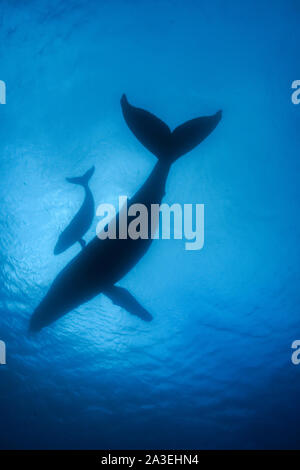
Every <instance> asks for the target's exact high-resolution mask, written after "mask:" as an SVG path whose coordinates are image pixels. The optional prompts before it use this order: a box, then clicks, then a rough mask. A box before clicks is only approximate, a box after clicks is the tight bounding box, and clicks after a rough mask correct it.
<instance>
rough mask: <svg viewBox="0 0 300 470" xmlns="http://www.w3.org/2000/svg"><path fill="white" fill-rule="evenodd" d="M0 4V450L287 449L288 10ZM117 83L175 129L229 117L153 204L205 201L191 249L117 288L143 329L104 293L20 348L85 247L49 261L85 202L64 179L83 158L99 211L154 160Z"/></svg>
mask: <svg viewBox="0 0 300 470" xmlns="http://www.w3.org/2000/svg"><path fill="white" fill-rule="evenodd" d="M0 11H1V32H0V79H1V80H4V81H5V82H6V86H7V104H6V105H0V161H1V170H0V175H1V185H0V188H1V189H0V190H1V193H0V200H1V212H0V224H1V231H0V250H1V251H0V254H1V272H0V276H1V282H0V289H1V290H0V310H1V312H0V313H1V314H0V339H1V340H3V341H5V342H6V345H7V365H6V366H0V447H1V448H100V449H104V448H123V449H124V448H169V449H171V448H206V449H208V448H276V447H277V448H288V447H290V448H292V447H294V448H295V447H296V448H297V447H300V445H299V437H298V434H299V415H300V413H299V412H300V403H299V386H300V366H298V367H297V366H295V365H293V364H292V363H291V352H292V350H291V343H292V341H294V340H295V339H299V337H300V322H299V300H300V294H299V272H300V268H299V254H300V253H299V251H300V249H299V234H300V233H299V232H300V223H299V209H298V204H299V196H300V194H299V193H300V190H299V125H300V106H299V107H297V106H295V105H293V104H292V103H291V99H290V96H291V83H292V81H293V80H295V79H299V78H300V77H299V74H300V70H299V60H298V58H299V41H300V29H299V21H300V4H299V2H298V1H296V0H293V1H292V0H286V1H276V0H274V1H273V2H269V1H255V2H240V1H230V2H224V1H222V0H210V1H180V0H169V1H165V0H162V1H160V2H154V1H150V0H149V1H133V0H132V1H129V0H128V1H127V0H123V1H114V2H107V1H87V0H84V1H81V0H77V1H71V0H69V1H57V0H55V1H50V0H47V1H46V0H38V1H27V2H25V1H17V0H14V1H13V0H10V1H8V0H6V1H4V0H2V1H1V5H0ZM123 92H126V93H127V95H128V98H129V100H131V101H132V102H133V103H134V104H136V105H138V106H141V107H144V108H146V109H150V110H151V111H153V112H154V113H156V114H157V115H158V116H160V117H161V118H162V119H164V120H165V121H166V122H168V124H169V125H170V127H171V128H174V127H175V126H177V125H179V124H181V123H182V122H184V121H185V120H187V119H191V118H193V117H197V116H199V115H206V114H211V113H214V112H216V111H217V110H218V109H220V108H222V109H223V111H224V114H223V120H222V122H221V123H220V124H219V126H218V128H217V129H216V130H215V131H214V133H213V134H212V135H211V136H210V137H209V138H208V139H207V140H206V141H205V142H204V143H203V144H201V146H199V147H198V148H197V149H196V150H194V151H193V152H191V153H190V154H188V155H186V156H184V157H182V158H181V159H180V160H178V161H177V162H176V163H175V164H174V166H173V167H172V170H171V173H170V176H169V179H168V183H167V194H166V197H165V199H164V201H165V202H167V203H169V204H171V203H174V202H177V203H203V204H205V246H204V248H203V250H200V251H196V252H193V251H186V250H185V249H184V246H185V245H184V243H185V242H184V240H156V241H154V242H153V244H152V246H151V248H150V250H149V252H148V253H147V255H146V256H145V257H144V258H143V259H142V260H141V261H140V262H139V264H138V265H137V266H136V267H135V268H134V269H133V270H132V271H131V272H130V273H129V275H127V276H126V277H125V278H124V279H123V280H122V282H121V285H122V286H124V287H126V288H128V289H129V290H130V291H131V292H132V293H134V295H135V296H136V298H137V299H138V300H139V301H140V302H141V303H142V304H143V305H144V306H145V307H147V309H148V310H149V311H151V312H152V314H153V316H154V320H153V322H152V323H145V322H142V321H141V320H140V319H139V318H136V317H133V316H131V315H129V314H128V313H127V312H126V311H124V310H122V309H121V308H120V307H118V306H116V305H113V304H112V302H111V301H110V300H109V299H108V298H106V297H104V296H101V295H100V296H99V297H97V298H94V299H93V300H92V301H90V302H88V303H87V304H85V305H82V306H81V307H80V308H78V309H77V310H76V311H73V312H72V313H70V314H68V315H66V316H65V317H64V318H62V319H61V320H60V321H59V322H57V323H56V324H54V325H53V326H51V327H49V328H48V329H45V330H44V331H42V332H41V333H40V334H39V335H38V336H37V337H35V338H30V337H28V336H27V329H28V322H29V318H30V315H31V314H32V311H33V310H34V308H35V307H36V306H37V304H38V303H39V302H40V300H41V299H42V297H43V296H44V295H45V293H46V292H47V289H48V287H49V285H50V283H51V281H52V280H53V278H54V277H55V275H56V274H57V273H58V272H59V270H60V269H61V268H63V267H64V265H65V264H66V263H67V262H68V261H69V260H70V259H71V258H72V257H73V256H74V255H76V254H77V253H78V251H79V250H80V247H79V245H78V246H73V247H72V248H71V249H69V250H68V251H66V252H65V253H64V254H62V255H60V256H54V255H53V248H54V245H55V243H56V240H57V237H58V235H59V233H60V232H61V230H63V229H64V228H65V227H66V225H67V224H68V222H69V221H70V220H71V218H72V217H73V215H74V214H75V213H76V211H77V210H78V208H79V207H80V205H81V202H82V199H83V191H82V190H81V188H79V187H76V186H73V185H70V184H68V183H67V182H66V181H65V177H66V176H69V177H70V176H77V175H80V174H83V173H84V172H85V171H86V170H87V169H88V168H90V167H91V166H92V165H95V167H96V171H95V175H94V176H93V178H92V179H91V182H90V187H91V190H92V191H93V194H94V197H95V201H96V205H98V204H100V203H101V202H110V203H113V204H116V203H117V198H118V196H119V195H120V194H122V195H125V194H127V195H128V196H130V195H132V194H134V192H135V191H136V190H137V189H138V188H139V186H140V185H141V184H142V183H143V182H144V181H145V179H146V177H147V176H148V175H149V173H150V171H151V169H152V168H153V166H154V164H155V157H153V156H152V155H151V154H150V153H149V152H148V151H147V150H146V149H144V148H143V147H142V146H141V145H140V144H139V142H138V141H137V140H136V139H135V138H134V137H133V135H132V134H131V133H130V131H129V130H128V128H127V126H126V124H125V123H124V120H123V117H122V114H121V110H120V104H119V100H120V97H121V95H122V93H123ZM96 224H97V219H96V218H95V220H94V223H93V226H92V227H91V229H90V231H89V232H88V234H87V236H86V239H87V240H90V239H91V238H92V237H93V236H94V234H95V228H96Z"/></svg>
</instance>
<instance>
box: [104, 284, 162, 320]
mask: <svg viewBox="0 0 300 470" xmlns="http://www.w3.org/2000/svg"><path fill="white" fill-rule="evenodd" d="M103 294H105V295H106V296H107V297H108V298H110V300H112V302H113V303H114V304H115V305H119V307H122V308H124V309H125V310H127V312H129V313H131V314H132V315H135V316H137V317H139V318H141V319H142V320H144V321H151V320H152V319H153V317H152V315H151V314H150V313H149V312H148V311H147V310H146V309H145V308H144V307H142V305H141V304H140V303H139V302H138V301H137V300H136V299H135V298H134V297H133V295H131V294H130V292H128V290H126V289H124V287H118V286H112V287H109V288H108V289H106V290H105V291H104V292H103Z"/></svg>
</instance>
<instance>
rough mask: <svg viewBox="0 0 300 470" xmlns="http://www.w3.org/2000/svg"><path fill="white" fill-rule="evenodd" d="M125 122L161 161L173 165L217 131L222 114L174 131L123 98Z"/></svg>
mask: <svg viewBox="0 0 300 470" xmlns="http://www.w3.org/2000/svg"><path fill="white" fill-rule="evenodd" d="M121 107H122V111H123V116H124V119H125V121H126V123H127V125H128V127H129V129H130V130H131V131H132V133H133V134H134V135H135V137H136V138H137V139H138V140H139V141H140V142H141V143H142V144H143V145H144V146H145V147H146V148H147V149H148V150H150V152H152V153H153V154H154V155H155V156H156V157H157V158H158V159H160V160H165V161H167V162H169V163H173V162H174V161H175V160H177V158H179V157H181V156H182V155H184V154H185V153H187V152H190V151H191V150H192V149H194V148H195V147H196V146H197V145H199V144H200V143H201V142H202V141H203V140H204V139H205V138H206V137H208V136H209V134H211V132H212V131H213V130H214V129H215V128H216V126H217V125H218V123H219V122H220V120H221V118H222V111H218V112H217V113H216V114H213V115H212V116H204V117H199V118H196V119H192V120H191V121H187V122H185V123H184V124H182V125H181V126H178V127H177V128H176V129H175V130H174V131H173V132H171V130H170V128H169V127H168V126H167V124H165V123H164V122H163V121H161V120H160V119H159V118H157V117H156V116H154V115H153V114H151V113H149V111H146V110H144V109H141V108H136V107H135V106H132V105H131V104H130V103H129V102H128V100H127V97H126V95H123V96H122V98H121Z"/></svg>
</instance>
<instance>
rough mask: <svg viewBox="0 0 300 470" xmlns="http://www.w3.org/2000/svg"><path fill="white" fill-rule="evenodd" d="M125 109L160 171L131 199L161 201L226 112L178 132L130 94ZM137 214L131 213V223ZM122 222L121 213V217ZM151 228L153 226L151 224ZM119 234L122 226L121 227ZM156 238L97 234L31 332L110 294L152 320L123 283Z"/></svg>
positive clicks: (61, 278) (53, 290)
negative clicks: (177, 170)
mask: <svg viewBox="0 0 300 470" xmlns="http://www.w3.org/2000/svg"><path fill="white" fill-rule="evenodd" d="M121 107H122V111H123V115H124V118H125V121H126V123H127V125H128V127H129V128H130V129H131V131H132V132H133V134H134V135H135V136H136V137H137V139H138V140H139V141H140V142H141V143H142V144H143V145H144V146H145V147H146V148H147V149H148V150H150V151H151V152H152V153H153V154H154V155H155V156H156V157H157V158H158V162H157V163H156V165H155V167H154V169H153V170H152V172H151V174H150V176H149V177H148V179H147V180H146V181H145V182H144V184H143V185H142V186H141V188H140V189H139V190H138V191H137V193H136V194H135V195H134V196H133V197H132V199H130V200H129V201H128V207H130V205H132V204H137V203H139V204H144V205H145V206H146V207H147V209H148V214H150V213H151V210H150V208H151V204H160V203H161V201H162V198H163V196H164V194H165V185H166V180H167V177H168V173H169V170H170V168H171V165H172V163H174V162H175V161H176V160H177V158H179V157H180V156H182V155H184V154H185V153H187V152H189V151H190V150H192V149H193V148H194V147H196V146H197V145H198V144H199V143H200V142H202V141H203V140H204V139H205V138H206V137H207V136H208V135H209V134H210V133H211V132H212V131H213V130H214V129H215V127H216V126H217V124H218V123H219V121H220V120H221V116H222V113H221V111H219V112H217V113H216V114H214V115H212V116H207V117H200V118H196V119H193V120H191V121H188V122H186V123H184V124H183V125H181V126H179V127H177V128H176V129H175V130H174V131H173V132H171V131H170V129H169V127H168V126H167V125H166V124H165V123H164V122H162V121H161V120H160V119H158V118H157V117H156V116H154V115H153V114H151V113H149V112H148V111H145V110H143V109H140V108H136V107H134V106H132V105H131V104H129V102H128V100H127V98H126V96H125V95H123V96H122V98H121ZM133 218H134V217H128V225H129V224H130V222H131V220H132V219H133ZM115 223H116V226H117V227H118V225H119V214H117V215H116V220H115ZM148 226H149V227H150V224H148ZM117 233H119V232H118V230H117ZM151 242H152V239H151V236H150V235H149V237H148V238H146V239H145V238H143V239H142V238H137V239H132V238H125V239H121V238H116V239H111V238H106V239H104V240H101V239H99V237H98V236H96V237H95V238H94V239H93V240H92V241H91V242H90V243H88V244H87V245H86V247H85V248H84V249H83V250H82V251H81V252H80V253H79V254H78V255H77V256H75V258H74V259H73V260H71V261H70V263H68V264H67V266H66V267H65V268H64V269H63V270H62V271H61V272H60V273H59V274H58V276H57V277H56V278H55V280H54V281H53V283H52V285H51V286H50V289H49V291H48V293H47V294H46V296H45V297H44V299H43V300H42V301H41V303H40V304H39V305H38V307H37V308H36V310H35V311H34V313H33V315H32V317H31V321H30V330H31V331H39V330H41V329H42V328H44V327H46V326H48V325H50V324H51V323H53V322H55V321H56V320H58V319H59V318H60V317H62V316H63V315H65V314H66V313H68V312H70V311H71V310H73V309H74V308H76V307H78V306H79V305H81V304H83V303H85V302H87V301H88V300H90V299H92V298H93V297H95V296H96V295H98V294H101V293H102V294H105V295H106V296H107V297H109V298H110V299H111V300H112V301H113V302H114V303H115V304H117V305H119V306H121V307H122V308H124V309H125V310H127V311H128V312H129V313H131V314H133V315H136V316H138V317H140V318H141V319H143V320H145V321H150V320H151V319H152V315H151V314H150V313H149V312H148V311H147V310H146V309H145V308H144V307H143V306H142V305H140V303H139V302H138V301H137V300H136V299H135V298H134V297H133V296H132V294H130V293H129V292H128V291H127V290H126V289H124V288H122V287H120V286H117V285H116V283H117V282H119V281H120V280H121V279H122V278H123V277H124V276H125V275H126V274H127V273H128V272H129V271H130V270H131V269H132V268H133V267H134V266H135V265H136V264H137V263H138V261H139V260H140V259H141V258H142V257H143V256H144V255H145V253H146V252H147V250H148V249H149V247H150V244H151Z"/></svg>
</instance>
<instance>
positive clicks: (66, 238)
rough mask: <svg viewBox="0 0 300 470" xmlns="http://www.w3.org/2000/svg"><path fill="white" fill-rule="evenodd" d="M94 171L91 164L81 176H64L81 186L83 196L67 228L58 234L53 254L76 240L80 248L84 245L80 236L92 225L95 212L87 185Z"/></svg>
mask: <svg viewBox="0 0 300 470" xmlns="http://www.w3.org/2000/svg"><path fill="white" fill-rule="evenodd" d="M94 171H95V167H94V166H93V167H92V168H90V169H89V170H88V171H87V172H86V173H85V174H84V175H83V176H79V177H76V178H66V180H67V181H68V182H69V183H73V184H79V185H81V186H83V188H84V192H85V198H84V201H83V204H82V206H81V207H80V209H79V211H78V212H77V214H76V215H75V217H74V218H73V219H72V220H71V222H70V223H69V225H68V226H67V228H65V230H64V231H63V232H62V233H61V234H60V236H59V238H58V240H57V243H56V245H55V248H54V254H55V255H58V254H60V253H62V252H63V251H65V250H67V249H68V248H70V246H72V245H74V243H77V242H79V243H80V245H81V247H82V248H84V247H85V245H86V242H85V241H84V240H83V238H82V237H83V236H84V235H85V233H86V232H87V231H88V229H89V228H90V226H91V225H92V222H93V217H94V212H95V203H94V198H93V195H92V192H91V190H90V188H89V186H88V183H89V180H90V179H91V177H92V175H93V173H94Z"/></svg>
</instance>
